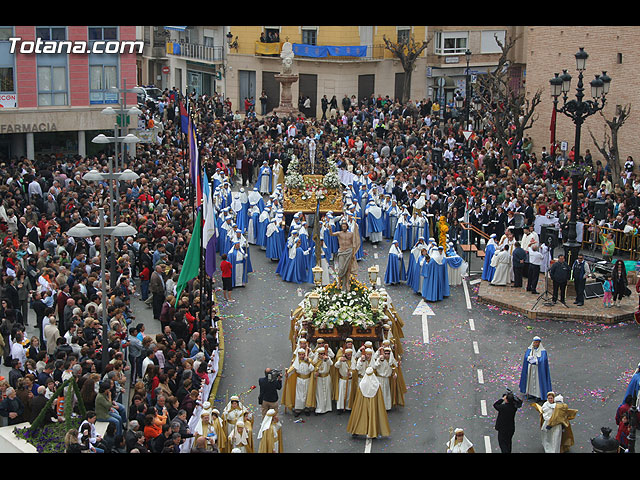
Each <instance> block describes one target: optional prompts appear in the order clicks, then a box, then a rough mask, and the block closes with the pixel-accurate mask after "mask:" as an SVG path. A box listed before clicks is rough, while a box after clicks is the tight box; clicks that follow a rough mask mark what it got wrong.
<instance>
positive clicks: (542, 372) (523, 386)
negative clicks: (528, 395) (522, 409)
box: [520, 347, 553, 399]
mask: <svg viewBox="0 0 640 480" xmlns="http://www.w3.org/2000/svg"><path fill="white" fill-rule="evenodd" d="M529 355H531V347H529V348H527V351H526V352H525V354H524V358H523V359H522V373H521V374H520V391H521V392H522V393H524V392H526V391H527V377H528V370H529V362H528V360H527V359H528V358H529ZM538 381H539V383H540V385H539V388H540V393H541V394H542V397H541V398H542V399H546V398H547V393H549V392H552V391H553V389H552V388H551V371H550V370H549V358H548V357H547V351H546V350H544V349H543V350H542V352H541V355H540V358H538Z"/></svg>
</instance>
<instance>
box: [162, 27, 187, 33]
mask: <svg viewBox="0 0 640 480" xmlns="http://www.w3.org/2000/svg"><path fill="white" fill-rule="evenodd" d="M164 28H165V29H167V30H176V31H178V32H184V31H185V30H186V29H187V27H167V26H165V27H164Z"/></svg>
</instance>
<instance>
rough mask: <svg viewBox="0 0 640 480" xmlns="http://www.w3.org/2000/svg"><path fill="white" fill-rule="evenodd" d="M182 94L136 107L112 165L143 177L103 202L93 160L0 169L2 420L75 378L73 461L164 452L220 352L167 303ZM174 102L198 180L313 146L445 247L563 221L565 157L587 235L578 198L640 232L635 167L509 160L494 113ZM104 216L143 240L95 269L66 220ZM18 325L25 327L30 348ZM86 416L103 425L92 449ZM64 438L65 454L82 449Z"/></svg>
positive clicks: (348, 100)
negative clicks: (483, 218) (145, 313)
mask: <svg viewBox="0 0 640 480" xmlns="http://www.w3.org/2000/svg"><path fill="white" fill-rule="evenodd" d="M179 98H181V96H180V95H179V93H178V92H177V91H176V90H175V89H171V90H166V91H165V93H164V95H163V97H162V98H161V99H160V101H159V102H158V104H157V105H153V106H149V105H148V106H145V108H144V114H143V123H144V125H145V126H146V127H149V126H150V122H151V124H153V126H154V127H156V128H157V130H158V143H156V144H153V143H150V144H139V145H138V146H137V149H136V152H135V155H132V156H131V157H130V158H122V159H121V161H120V166H121V167H122V168H123V169H124V168H130V169H131V170H133V171H135V172H136V173H138V174H139V175H140V178H139V179H138V180H135V181H130V182H121V183H120V185H119V189H118V191H119V196H118V197H117V198H116V199H115V200H114V202H113V203H111V202H110V197H109V193H108V187H107V185H106V184H105V183H104V182H98V183H94V182H88V181H85V180H83V178H82V177H83V174H84V173H86V172H88V171H89V170H91V169H94V168H97V169H98V170H100V171H104V172H106V171H108V170H109V165H108V161H109V160H108V157H107V156H106V155H105V154H99V155H95V156H87V157H81V156H79V155H75V156H67V157H63V158H61V157H57V156H53V155H52V156H39V157H38V158H37V159H35V160H33V159H27V158H25V157H20V158H16V157H13V158H6V159H2V163H1V164H0V180H1V181H0V242H1V243H0V257H1V262H2V265H1V270H0V292H1V299H0V300H1V303H0V333H1V336H0V350H1V352H2V357H3V360H4V364H5V366H7V367H10V369H11V370H10V373H9V375H8V378H6V379H4V380H2V381H1V382H0V393H1V395H2V399H1V403H0V415H1V416H2V417H5V418H6V421H7V422H8V423H9V424H17V423H20V422H23V421H33V419H35V418H36V416H37V415H38V414H39V413H40V412H41V411H42V408H43V407H44V405H45V404H46V401H47V400H48V399H49V398H51V396H53V395H54V393H55V390H56V388H57V386H58V385H60V384H61V383H62V382H64V381H65V380H67V379H68V378H70V377H72V376H73V377H74V378H75V379H76V382H77V383H78V385H79V387H80V392H81V395H82V399H83V401H84V403H85V405H86V406H87V408H88V410H89V411H90V415H95V418H94V417H89V414H88V415H87V418H86V419H84V420H85V421H84V423H83V425H84V427H81V428H80V429H79V431H78V432H77V433H78V435H77V438H79V439H80V446H74V447H72V448H71V449H72V450H73V449H80V448H85V447H86V448H89V449H92V448H93V449H98V450H103V451H111V450H115V451H132V450H133V449H136V450H137V451H152V452H153V451H165V450H166V451H171V450H173V451H175V450H176V448H175V445H179V444H180V442H182V441H184V439H185V438H186V437H187V436H188V435H191V434H192V433H190V432H188V431H187V429H186V420H185V419H188V418H189V417H190V415H191V414H192V413H193V411H194V409H195V407H196V405H197V402H198V401H201V400H202V399H198V394H199V389H200V386H201V384H202V382H205V381H207V375H206V374H207V367H208V361H209V359H210V357H211V355H212V354H213V352H214V351H215V349H216V348H217V341H218V339H217V330H216V328H214V327H213V326H212V322H211V318H210V316H203V315H202V314H201V312H200V303H201V302H200V297H201V292H200V285H199V282H198V280H197V279H196V280H194V281H191V282H190V284H189V287H188V288H187V289H186V290H185V291H184V292H183V294H182V296H181V297H180V298H178V299H176V298H175V294H176V289H175V285H176V281H177V278H178V275H179V272H180V269H181V266H182V262H183V259H184V257H185V254H186V250H187V247H188V245H189V240H190V237H191V234H192V231H193V226H194V225H193V222H194V220H193V219H194V215H193V204H192V203H191V200H190V199H191V198H192V195H191V194H192V192H191V190H190V188H189V181H188V179H187V177H186V175H185V174H186V172H188V169H189V165H188V154H187V152H186V149H185V136H184V135H183V134H182V132H181V121H180V109H179V108H178V107H179ZM185 101H188V102H190V103H191V106H192V108H191V110H190V111H191V112H192V113H193V116H194V119H195V121H196V124H197V127H198V133H199V137H200V141H201V158H202V161H203V165H204V168H206V169H207V172H208V174H209V178H213V175H214V173H215V172H216V171H218V172H220V173H222V174H223V175H228V176H229V177H230V178H231V179H232V181H236V182H239V181H240V178H245V177H246V178H248V179H249V181H251V179H252V178H255V177H256V175H255V172H256V171H257V169H258V168H259V166H260V165H262V163H263V162H265V161H266V162H268V163H269V164H270V165H272V164H273V161H274V160H275V159H278V160H279V161H280V162H281V164H283V166H284V169H285V172H286V169H287V165H288V164H289V162H290V160H291V158H292V157H293V156H294V155H295V156H296V157H298V158H301V157H303V156H304V155H305V149H306V148H307V144H308V142H309V140H310V139H311V138H313V139H314V141H315V145H316V147H315V148H316V150H315V152H316V156H322V157H324V158H329V157H332V158H333V159H334V160H335V161H336V162H337V164H338V167H339V168H341V169H344V170H345V171H348V172H351V173H352V174H353V175H355V176H356V177H357V178H358V179H360V180H362V181H365V182H373V183H377V184H378V185H380V186H381V187H382V188H384V190H385V191H386V192H388V193H390V194H392V195H394V196H395V197H396V199H397V200H398V203H399V204H400V205H403V206H406V207H411V206H412V204H413V203H414V202H415V201H417V200H418V198H419V197H420V194H421V193H425V194H426V198H427V200H428V206H427V209H428V211H429V212H431V213H434V214H436V218H437V217H439V216H440V215H442V216H445V217H446V218H447V221H448V222H449V225H450V235H451V236H452V237H455V235H456V234H455V232H456V226H457V225H458V223H459V219H460V218H462V217H463V216H464V214H465V212H467V211H470V210H473V209H475V208H476V207H479V208H480V209H481V210H482V211H486V210H493V211H497V212H498V211H500V210H502V211H504V212H507V213H508V212H521V213H522V214H523V215H524V216H525V217H526V218H527V220H528V221H529V222H531V220H532V218H534V216H535V215H547V216H557V217H558V218H559V220H560V224H561V225H563V226H564V225H566V223H567V221H568V212H569V205H570V199H571V180H570V175H569V171H568V169H567V168H566V166H567V165H568V164H570V163H572V162H575V163H577V164H580V165H584V166H586V167H589V168H588V169H585V172H586V174H585V178H584V180H583V187H584V188H583V189H582V190H581V192H580V195H579V202H580V206H579V211H578V215H579V217H580V219H581V220H583V221H584V222H585V224H594V223H595V215H594V211H593V202H590V201H589V200H590V199H598V200H602V201H604V202H606V205H607V212H606V215H605V218H603V219H601V220H599V223H600V224H602V225H610V226H612V227H613V228H622V229H624V226H625V225H631V226H633V228H637V226H638V224H639V222H640V216H637V215H636V212H637V211H638V206H639V204H640V200H639V195H640V179H638V178H637V177H636V174H635V167H634V165H633V161H632V159H631V157H629V159H628V162H627V164H625V169H624V171H623V175H621V177H620V178H612V176H611V171H610V168H609V166H608V165H606V164H603V163H602V162H601V161H600V160H596V159H593V158H592V156H591V154H590V152H589V151H588V150H587V151H586V152H585V155H584V157H581V158H578V159H574V158H571V152H561V151H560V150H559V148H557V149H556V154H555V155H551V154H549V153H548V151H547V148H546V146H545V145H540V146H535V145H533V143H532V141H531V139H530V138H528V137H525V138H523V139H519V140H516V139H514V141H515V142H516V146H515V149H514V155H513V156H512V157H511V158H507V157H506V156H505V155H504V151H503V148H502V146H501V145H500V143H499V142H498V141H497V139H496V136H495V131H494V130H493V126H492V125H493V124H492V121H491V112H488V114H486V115H485V117H484V118H482V119H481V121H480V122H479V129H477V130H476V131H475V132H474V134H473V135H472V136H471V137H470V138H469V139H468V141H466V140H465V138H464V135H463V126H462V123H461V120H462V114H461V112H458V111H456V110H455V108H454V107H453V106H452V105H442V106H440V105H438V104H437V103H435V102H432V101H431V100H430V99H423V100H421V101H410V102H408V103H407V104H405V105H403V104H401V103H399V102H398V101H393V100H392V99H390V98H389V97H388V96H386V97H383V96H382V95H378V96H374V95H372V96H371V97H370V98H366V99H361V100H359V101H358V100H356V99H355V97H354V96H352V97H348V96H347V95H345V97H344V99H343V102H341V107H342V108H340V106H338V103H337V101H336V99H335V97H334V99H332V101H331V102H329V101H327V102H326V109H327V111H325V102H324V101H323V102H322V103H321V108H322V111H323V115H322V118H316V116H315V115H313V112H311V114H309V115H307V117H304V116H300V117H298V118H279V117H276V116H260V117H258V116H256V115H249V116H242V115H240V114H239V113H238V112H237V111H236V112H235V113H233V110H232V108H231V102H230V101H229V100H228V99H223V98H222V97H220V96H218V95H213V96H202V95H200V96H197V95H195V93H191V94H188V95H187V96H186V99H185ZM111 207H114V212H116V213H117V215H118V216H119V218H120V219H121V221H124V222H127V223H129V224H130V225H132V226H134V227H135V228H136V230H137V231H138V234H137V235H136V236H135V237H128V238H115V239H114V240H113V242H115V244H114V245H113V246H112V245H111V242H112V240H111V239H109V238H108V237H105V241H106V245H105V252H107V253H106V259H105V260H106V264H107V268H106V270H105V271H102V270H101V267H100V265H101V258H100V255H101V248H100V247H101V246H100V238H99V237H98V236H95V237H93V238H77V237H72V236H69V235H68V233H67V232H68V230H69V228H70V227H72V226H74V225H75V224H77V223H78V222H83V223H84V224H86V225H89V226H97V225H99V208H104V209H105V211H106V212H107V213H106V217H107V218H109V209H110V208H111ZM500 218H502V217H500ZM501 221H502V220H501ZM506 221H507V220H505V222H506ZM463 234H464V233H463V232H462V231H460V235H463ZM111 252H113V253H111ZM102 282H105V284H106V288H107V299H106V305H107V311H106V319H107V324H108V329H107V331H104V330H103V318H104V315H105V312H103V307H102V305H103V299H102V298H101V297H102V292H101V291H102V286H103V285H102ZM135 301H137V302H142V303H143V304H147V305H148V307H149V308H151V309H152V312H153V317H154V320H155V321H157V322H158V323H159V330H160V331H161V333H159V334H157V335H147V334H146V333H145V331H144V325H142V324H141V323H139V322H137V321H136V318H135V315H134V314H133V309H132V302H135ZM201 317H202V318H201ZM28 324H31V325H34V326H35V330H34V331H35V332H37V333H35V334H34V335H32V336H30V337H29V336H27V335H26V333H25V331H26V326H27V325H28ZM105 355H106V356H107V357H106V362H105V363H106V364H107V366H106V368H104V369H103V367H102V365H103V359H104V356H105ZM127 393H128V395H127ZM64 401H65V398H64V397H59V398H57V399H56V401H55V402H54V406H53V408H52V410H51V411H50V412H47V419H51V421H55V420H57V419H58V418H60V417H61V416H62V414H63V412H64ZM94 419H95V420H97V421H106V422H109V429H108V432H107V435H106V436H105V437H102V438H101V439H98V438H97V437H96V435H95V426H92V425H93V423H95V422H93V423H92V421H93V420H94ZM85 423H86V424H88V425H85ZM83 429H84V430H83ZM83 432H84V433H83ZM92 432H93V433H92ZM72 437H73V435H71V436H70V440H69V442H70V444H71V443H73V444H74V445H76V444H78V442H74V441H73V440H72ZM178 437H180V440H179V441H178V440H177V439H178ZM83 438H84V439H85V440H84V443H83V440H82V439H83ZM87 439H89V440H87ZM87 442H88V443H87ZM176 442H177V443H176Z"/></svg>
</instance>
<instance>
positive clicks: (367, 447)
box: [364, 438, 371, 453]
mask: <svg viewBox="0 0 640 480" xmlns="http://www.w3.org/2000/svg"><path fill="white" fill-rule="evenodd" d="M364 453H371V439H370V438H367V440H366V441H365V442H364Z"/></svg>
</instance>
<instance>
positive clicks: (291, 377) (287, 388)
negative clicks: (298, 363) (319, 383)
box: [282, 365, 316, 411]
mask: <svg viewBox="0 0 640 480" xmlns="http://www.w3.org/2000/svg"><path fill="white" fill-rule="evenodd" d="M287 372H288V376H287V378H286V380H285V382H284V386H283V388H282V405H284V407H285V409H286V408H288V409H290V410H292V411H293V410H294V407H295V404H296V384H297V381H298V372H297V370H296V369H295V367H294V366H293V365H292V366H291V367H289V370H287ZM313 373H314V372H313V371H311V373H309V374H308V378H309V385H308V388H307V397H306V399H305V406H306V407H309V408H311V407H314V408H315V404H316V402H315V389H313V395H311V393H312V388H311V385H312V382H313V379H314V375H313Z"/></svg>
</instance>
